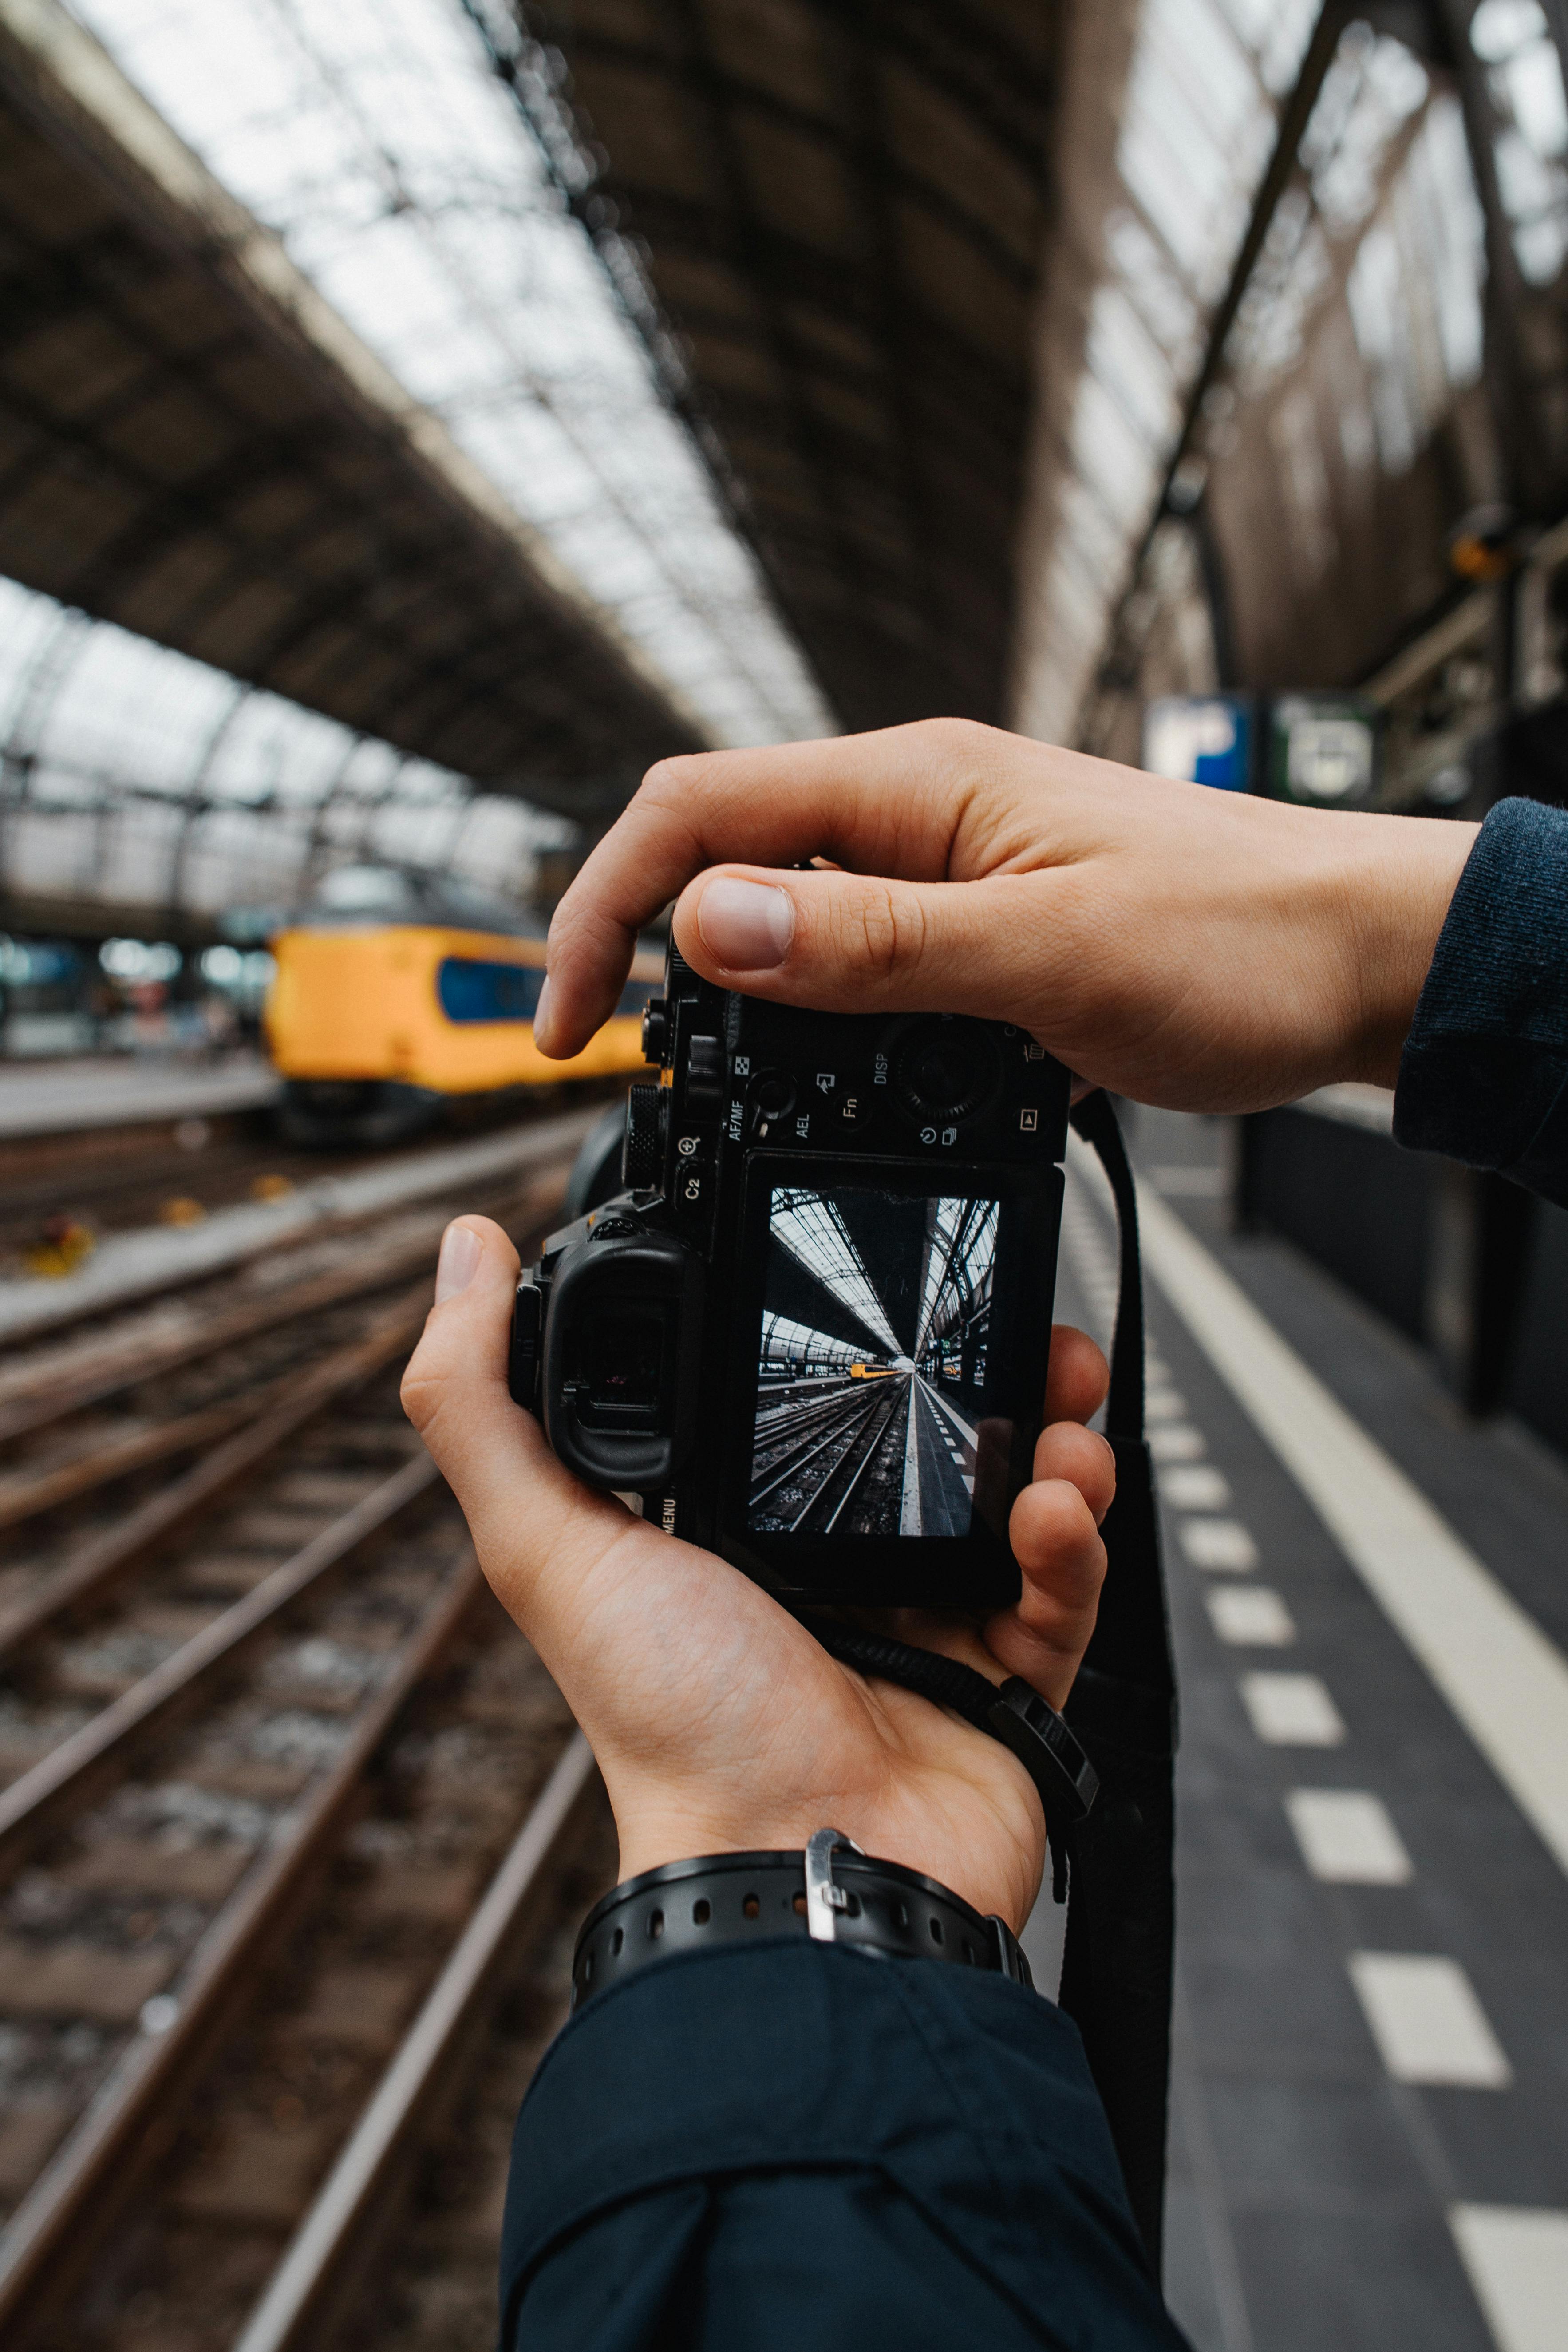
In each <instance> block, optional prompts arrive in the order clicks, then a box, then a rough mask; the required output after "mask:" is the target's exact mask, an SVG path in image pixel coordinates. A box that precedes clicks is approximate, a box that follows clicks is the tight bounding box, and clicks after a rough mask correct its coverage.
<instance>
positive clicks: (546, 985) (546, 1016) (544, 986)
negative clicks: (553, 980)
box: [533, 972, 550, 1032]
mask: <svg viewBox="0 0 1568 2352" xmlns="http://www.w3.org/2000/svg"><path fill="white" fill-rule="evenodd" d="M549 1020H550V975H549V973H548V972H546V973H545V975H544V978H543V979H542V981H541V982H540V983H539V1002H538V1003H536V1004H535V1006H534V1008H533V1026H534V1029H535V1031H536V1032H537V1031H538V1030H541V1029H543V1028H545V1027H546V1026H547V1024H548V1023H549Z"/></svg>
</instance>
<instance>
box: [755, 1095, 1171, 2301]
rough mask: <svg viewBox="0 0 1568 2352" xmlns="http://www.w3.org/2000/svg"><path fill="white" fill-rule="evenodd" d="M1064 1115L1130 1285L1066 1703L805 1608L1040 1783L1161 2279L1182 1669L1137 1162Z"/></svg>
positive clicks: (1074, 1980) (1112, 1128)
mask: <svg viewBox="0 0 1568 2352" xmlns="http://www.w3.org/2000/svg"><path fill="white" fill-rule="evenodd" d="M1072 1123H1073V1126H1074V1127H1075V1128H1076V1129H1077V1130H1078V1133H1079V1135H1080V1136H1081V1137H1082V1138H1083V1139H1084V1141H1085V1142H1086V1143H1088V1144H1089V1146H1090V1147H1091V1149H1092V1150H1094V1152H1095V1153H1096V1155H1097V1157H1098V1158H1099V1160H1100V1165H1101V1166H1102V1168H1103V1169H1104V1170H1105V1173H1106V1175H1107V1177H1108V1178H1109V1180H1110V1190H1111V1194H1112V1197H1113V1198H1114V1200H1115V1202H1116V1216H1117V1224H1118V1229H1119V1234H1120V1244H1121V1286H1120V1292H1119V1296H1118V1299H1117V1310H1116V1331H1115V1337H1114V1339H1113V1341H1112V1345H1111V1352H1110V1397H1109V1400H1108V1402H1107V1408H1106V1435H1107V1438H1108V1440H1109V1442H1110V1446H1111V1449H1112V1451H1113V1452H1114V1454H1115V1456H1116V1498H1115V1500H1114V1502H1113V1503H1112V1504H1111V1506H1110V1510H1109V1511H1108V1512H1107V1513H1106V1515H1105V1520H1104V1523H1103V1525H1102V1527H1101V1528H1100V1535H1101V1537H1102V1538H1103V1540H1104V1543H1105V1549H1106V1554H1107V1565H1106V1572H1105V1583H1104V1586H1103V1588H1102V1590H1101V1592H1100V1612H1099V1617H1098V1620H1097V1622H1096V1625H1095V1630H1094V1633H1093V1635H1092V1637H1091V1638H1090V1641H1089V1648H1088V1650H1087V1651H1086V1653H1085V1654H1084V1660H1083V1664H1081V1666H1080V1667H1079V1672H1078V1677H1077V1680H1076V1681H1075V1682H1074V1684H1073V1687H1072V1692H1071V1696H1069V1697H1068V1703H1067V1707H1066V1709H1065V1712H1064V1714H1062V1715H1058V1713H1057V1711H1056V1709H1055V1708H1054V1707H1052V1706H1048V1705H1047V1702H1046V1701H1045V1700H1044V1699H1043V1698H1041V1697H1040V1696H1039V1695H1038V1693H1037V1692H1036V1691H1034V1690H1033V1689H1032V1688H1031V1687H1030V1685H1028V1684H1027V1683H1025V1682H1023V1681H1021V1680H1019V1679H1018V1678H1017V1677H1016V1676H1015V1677H1014V1678H1013V1679H1011V1680H1010V1681H1008V1682H1005V1683H1004V1684H1003V1685H1001V1687H1000V1689H998V1687H997V1685H995V1684H994V1683H993V1682H991V1681H989V1680H988V1679H987V1677H986V1676H985V1675H982V1674H978V1673H976V1672H975V1670H974V1669H973V1667H972V1666H966V1665H964V1664H962V1663H961V1662H960V1661H959V1660H958V1659H955V1658H947V1657H942V1656H941V1655H940V1654H938V1653H936V1652H935V1651H932V1650H922V1649H919V1648H917V1647H915V1646H914V1645H913V1644H912V1643H908V1642H899V1641H894V1640H892V1639H891V1638H890V1637H889V1636H887V1635H884V1634H880V1633H870V1632H868V1631H865V1630H863V1629H862V1628H861V1627H859V1626H855V1625H850V1624H847V1623H846V1622H842V1621H840V1620H838V1619H837V1618H825V1617H823V1616H820V1615H819V1614H817V1613H816V1612H804V1611H803V1612H799V1613H800V1616H801V1622H802V1623H803V1624H805V1625H806V1626H807V1627H808V1629H809V1630H810V1632H811V1633H814V1634H815V1635H816V1639H817V1640H818V1641H819V1642H820V1643H822V1646H823V1648H824V1649H825V1650H826V1651H827V1653H828V1654H829V1655H830V1656H831V1657H835V1658H837V1659H838V1660H839V1661H840V1663H841V1664H845V1665H848V1666H853V1667H854V1668H856V1670H857V1671H858V1672H859V1673H861V1674H865V1675H878V1676H879V1677H880V1678H881V1680H883V1681H884V1682H891V1683H897V1684H899V1685H901V1686H902V1688H904V1689H906V1690H912V1691H918V1692H919V1693H920V1694H921V1696H923V1697H925V1698H929V1699H932V1700H934V1701H935V1702H936V1704H937V1705H938V1706H946V1707H950V1708H951V1709H952V1712H953V1713H954V1714H955V1715H958V1716H961V1717H963V1719H964V1721H965V1722H968V1723H972V1724H973V1726H974V1727H975V1728H976V1729H977V1730H979V1731H984V1732H986V1733H988V1734H989V1735H990V1736H991V1738H994V1739H1000V1740H1002V1741H1004V1742H1005V1745H1006V1746H1007V1747H1009V1748H1012V1750H1013V1752H1014V1754H1015V1755H1016V1756H1017V1757H1018V1759H1019V1760H1020V1762H1021V1763H1022V1764H1023V1765H1024V1768H1025V1769H1026V1771H1027V1772H1028V1774H1029V1777H1030V1779H1031V1780H1033V1781H1034V1784H1035V1786H1036V1788H1037V1790H1038V1791H1039V1795H1040V1801H1041V1803H1042V1805H1043V1806H1044V1808H1045V1815H1046V1832H1047V1839H1048V1841H1049V1849H1050V1856H1051V1881H1052V1892H1053V1894H1054V1895H1055V1897H1056V1900H1057V1901H1058V1903H1059V1902H1061V1901H1063V1900H1064V1898H1065V1899H1066V1900H1067V1905H1068V1919H1067V1944H1066V1950H1065V1954H1064V1958H1063V1961H1062V1976H1061V1989H1060V1991H1059V1994H1058V2000H1059V2003H1060V2006H1061V2007H1062V2008H1063V2009H1064V2010H1066V2011H1067V2012H1068V2015H1069V2016H1070V2017H1071V2018H1072V2019H1073V2020H1074V2021H1075V2022H1076V2024H1077V2026H1078V2028H1079V2032H1080V2033H1081V2034H1082V2036H1083V2042H1084V2050H1085V2053H1086V2055H1087V2057H1088V2060H1089V2072H1090V2073H1091V2074H1092V2075H1093V2076H1094V2081H1095V2085H1096V2088H1097V2089H1098V2090H1099V2092H1100V2097H1101V2099H1102V2101H1103V2102H1104V2105H1105V2111H1106V2115H1107V2117H1108V2119H1109V2121H1110V2134H1111V2138H1112V2139H1113V2141H1114V2142H1115V2146H1116V2152H1117V2155H1118V2157H1119V2158H1120V2159H1121V2171H1122V2177H1123V2179H1124V2180H1125V2182H1126V2185H1127V2194H1128V2199H1129V2201H1130V2202H1131V2207H1132V2212H1133V2218H1134V2220H1135V2221H1136V2222H1137V2224H1138V2229H1139V2232H1140V2235H1141V2236H1142V2241H1143V2245H1144V2249H1145V2251H1146V2252H1147V2255H1148V2258H1149V2265H1150V2269H1151V2272H1152V2275H1153V2277H1154V2278H1155V2279H1156V2281H1157V2280H1158V2279H1159V2276H1160V2265H1161V2242H1162V2235H1163V2216H1164V2196H1165V2137H1166V2123H1167V2108H1168V2103H1169V2089H1170V2045H1171V1981H1172V1965H1173V1942H1174V1934H1175V1892H1174V1874H1173V1849H1174V1843H1175V1809H1174V1798H1173V1759H1174V1752H1175V1732H1176V1683H1175V1670H1174V1666H1173V1662H1172V1654H1171V1641H1170V1627H1169V1622H1168V1618H1167V1613H1166V1607H1165V1583H1164V1574H1163V1568H1162V1565H1161V1559H1160V1536H1159V1519H1158V1515H1157V1513H1156V1510H1155V1506H1154V1478H1153V1466H1152V1462H1151V1459H1150V1455H1149V1448H1148V1444H1147V1443H1146V1441H1145V1438H1144V1434H1143V1281H1142V1265H1141V1263H1140V1260H1139V1254H1138V1202H1137V1194H1136V1191H1135V1188H1134V1184H1133V1179H1132V1170H1131V1164H1130V1163H1129V1160H1128V1158H1127V1150H1126V1146H1125V1145H1124V1143H1123V1142H1122V1139H1121V1129H1120V1127H1119V1126H1118V1125H1117V1120H1116V1113H1115V1112H1114V1110H1113V1109H1112V1108H1111V1106H1110V1101H1109V1099H1108V1098H1107V1097H1106V1096H1105V1095H1103V1094H1093V1095H1090V1096H1089V1097H1087V1098H1086V1099H1085V1100H1084V1101H1083V1102H1081V1103H1079V1105H1078V1106H1077V1108H1075V1109H1074V1111H1073V1113H1072Z"/></svg>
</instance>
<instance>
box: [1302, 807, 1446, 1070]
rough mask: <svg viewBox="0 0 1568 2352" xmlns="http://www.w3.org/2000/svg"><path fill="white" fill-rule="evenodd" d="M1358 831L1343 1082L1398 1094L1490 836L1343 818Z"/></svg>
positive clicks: (1349, 908)
mask: <svg viewBox="0 0 1568 2352" xmlns="http://www.w3.org/2000/svg"><path fill="white" fill-rule="evenodd" d="M1332 822H1334V823H1336V824H1345V825H1347V826H1349V825H1354V826H1355V827H1356V828H1357V831H1358V833H1359V834H1360V835H1361V838H1360V839H1359V840H1358V841H1356V842H1355V843H1354V845H1353V856H1352V870H1351V872H1350V873H1349V875H1348V876H1347V881H1346V892H1345V908H1346V918H1347V921H1348V926H1349V933H1350V955H1349V959H1348V965H1349V971H1350V975H1351V997H1350V1002H1349V1003H1348V1005H1347V1006H1346V1009H1345V1014H1344V1019H1343V1023H1342V1035H1341V1039H1340V1042H1339V1046H1338V1051H1337V1053H1336V1055H1335V1059H1336V1063H1337V1064H1338V1065H1339V1066H1337V1067H1336V1068H1335V1070H1334V1072H1333V1076H1335V1077H1336V1078H1341V1077H1342V1078H1352V1079H1360V1080H1363V1081H1364V1082H1367V1083H1370V1084H1372V1085H1373V1086H1384V1087H1392V1086H1393V1085H1394V1083H1395V1081H1396V1080H1397V1078H1398V1076H1399V1057H1400V1055H1401V1054H1402V1052H1403V1051H1404V1047H1405V1038H1406V1037H1407V1036H1408V1034H1409V1033H1410V1024H1411V1023H1412V1021H1413V1020H1414V1019H1415V1004H1416V1000H1417V998H1418V997H1419V996H1420V993H1421V991H1422V988H1423V986H1424V985H1425V983H1426V974H1427V972H1428V971H1430V969H1431V965H1432V958H1433V956H1434V954H1435V953H1436V947H1437V936H1438V933H1439V932H1440V931H1441V930H1442V928H1443V923H1444V919H1445V918H1446V917H1447V912H1448V908H1449V904H1450V902H1451V901H1452V898H1453V896H1454V892H1455V890H1456V889H1457V888H1458V881H1459V877H1460V875H1461V874H1462V873H1463V871H1464V868H1465V864H1466V861H1467V859H1468V856H1469V854H1470V851H1471V849H1472V848H1473V846H1474V845H1475V841H1476V836H1477V835H1478V833H1479V830H1480V828H1479V825H1474V824H1458V823H1456V822H1455V821H1453V820H1452V819H1450V818H1443V817H1404V816H1370V817H1360V818H1357V817H1337V818H1335V819H1333V820H1332Z"/></svg>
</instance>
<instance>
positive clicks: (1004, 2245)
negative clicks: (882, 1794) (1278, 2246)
mask: <svg viewBox="0 0 1568 2352" xmlns="http://www.w3.org/2000/svg"><path fill="white" fill-rule="evenodd" d="M955 2241H956V2243H955ZM697 2315H700V2326H701V2334H700V2340H702V2341H705V2342H722V2343H732V2344H742V2343H743V2344H745V2345H747V2346H748V2347H755V2352H771V2347H774V2346H780V2347H782V2346H784V2345H786V2344H788V2345H795V2344H799V2343H809V2344H811V2345H813V2346H814V2347H823V2352H837V2347H845V2352H851V2347H853V2352H866V2347H869V2346H879V2345H882V2344H892V2343H931V2342H959V2341H965V2342H984V2343H986V2344H989V2345H994V2346H995V2347H998V2352H1012V2347H1024V2346H1036V2347H1038V2346H1042V2345H1053V2344H1058V2343H1060V2342H1063V2341H1072V2342H1087V2341H1093V2342H1094V2343H1095V2344H1096V2345H1100V2346H1103V2347H1107V2352H1155V2347H1160V2348H1161V2352H1164V2348H1165V2347H1169V2352H1174V2347H1176V2345H1177V2343H1178V2341H1179V2339H1178V2338H1177V2336H1175V2333H1174V2331H1173V2329H1172V2327H1171V2326H1170V2324H1169V2322H1168V2321H1167V2319H1166V2318H1165V2316H1164V2314H1163V2310H1162V2308H1161V2305H1160V2301H1159V2297H1158V2295H1157V2294H1156V2293H1155V2291H1154V2289H1153V2287H1152V2284H1151V2283H1150V2281H1149V2279H1148V2276H1147V2273H1146V2272H1145V2270H1144V2268H1143V2265H1142V2258H1141V2255H1140V2252H1139V2250H1138V2243H1137V2239H1136V2235H1135V2232H1134V2231H1133V2226H1132V2221H1131V2214H1130V2213H1129V2211H1128V2210H1127V2204H1126V2199H1125V2196H1124V2194H1123V2192H1122V2189H1121V2178H1120V2174H1119V2172H1118V2170H1117V2166H1116V2159H1115V2156H1114V2154H1113V2152H1112V2150H1111V2147H1110V2136H1109V2133H1108V2131H1107V2128H1106V2124H1105V2118H1104V2115H1103V2112H1102V2110H1101V2108H1100V2102H1099V2100H1098V2098H1097V2096H1096V2095H1095V2092H1094V2088H1093V2085H1092V2084H1091V2083H1090V2082H1089V2074H1088V2070H1087V2068H1086V2067H1085V2064H1084V2062H1083V2053H1082V2048H1081V2045H1080V2043H1079V2038H1078V2034H1077V2031H1076V2029H1075V2028H1074V2027H1073V2026H1072V2024H1071V2023H1070V2022H1069V2021H1068V2019H1067V2018H1066V2017H1065V2016H1063V2014H1062V2013H1061V2011H1058V2010H1057V2009H1056V2008H1055V2007H1053V2005H1052V2004H1051V2003H1049V2002H1048V2001H1045V2000H1041V1999H1040V1998H1039V1997H1038V1996H1037V1995H1036V1994H1033V1993H1030V1992H1027V1991H1026V1990H1024V1989H1023V1988H1022V1987H1021V1986H1017V1985H1013V1984H1009V1983H1006V1982H1005V1981H1004V1980H1003V1979H1000V1978H998V1977H994V1976H984V1975H981V1974H979V1973H977V1972H974V1971H972V1970H969V1969H958V1968H942V1967H939V1966H936V1965H934V1964H931V1963H927V1962H923V1961H904V1960H885V1959H874V1958H865V1957H863V1956H860V1955H858V1954H855V1953H850V1952H843V1951H834V1950H825V1949H824V1948H822V1947H821V1946H819V1945H814V1944H797V1945H787V1946H786V1945H778V1944H765V1945H761V1946H757V1947H754V1948H749V1949H737V1948H728V1949H724V1950H721V1951H716V1952H714V1953H712V1954H708V1955H702V1956H693V1957H690V1958H680V1959H675V1960H667V1961H663V1962H661V1963H659V1964H658V1965H657V1966H655V1967H653V1968H650V1969H646V1970H643V1971H641V1972H639V1974H638V1975H637V1976H636V1977H634V1978H633V1979H630V1980H628V1981H627V1982H626V1984H625V1985H623V1986H620V1987H618V1988H616V1990H613V1991H610V1992H607V1993H604V1994H602V1995H600V1996H599V1997H598V1998H597V1999H596V2000H593V2001H591V2002H590V2003H589V2004H588V2006H587V2008H586V2009H585V2010H584V2011H583V2012H582V2013H581V2014H580V2016H579V2017H578V2018H577V2019H576V2020H575V2021H574V2022H573V2024H572V2025H570V2026H569V2027H568V2028H567V2029H566V2032H564V2033H563V2035H562V2037H561V2038H560V2040H559V2041H558V2042H556V2044H555V2046H554V2048H553V2049H552V2051H551V2053H550V2054H549V2056H548V2057H547V2058H546V2060H545V2063H544V2065H543V2067H542V2069H541V2072H540V2074H539V2076H538V2078H537V2080H536V2082H535V2084H534V2087H533V2088H532V2090H531V2092H530V2094H529V2097H528V2100H527V2103H526V2105H524V2107H523V2111H522V2115H521V2118H520V2120H519V2124H518V2131H517V2137H516V2141H515V2143H514V2147H513V2158H512V2174H511V2180H510V2189H509V2193H508V2202H507V2218H506V2231H505V2242H504V2250H503V2276H502V2338H501V2340H502V2343H503V2345H504V2346H506V2347H508V2352H510V2347H513V2346H520V2345H526V2346H527V2347H529V2352H554V2347H556V2346H557V2345H559V2346H560V2347H562V2352H565V2347H567V2346H570V2347H572V2352H609V2347H615V2352H638V2347H642V2346H644V2345H647V2346H650V2347H651V2346H652V2345H654V2344H658V2345H659V2346H661V2347H672V2346H675V2345H679V2344H681V2343H683V2342H687V2341H696V2340H699V2325H698V2318H697ZM944 2319H945V2320H946V2321H947V2322H948V2323H949V2324H948V2325H946V2326H944V2325H943V2321H944Z"/></svg>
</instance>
